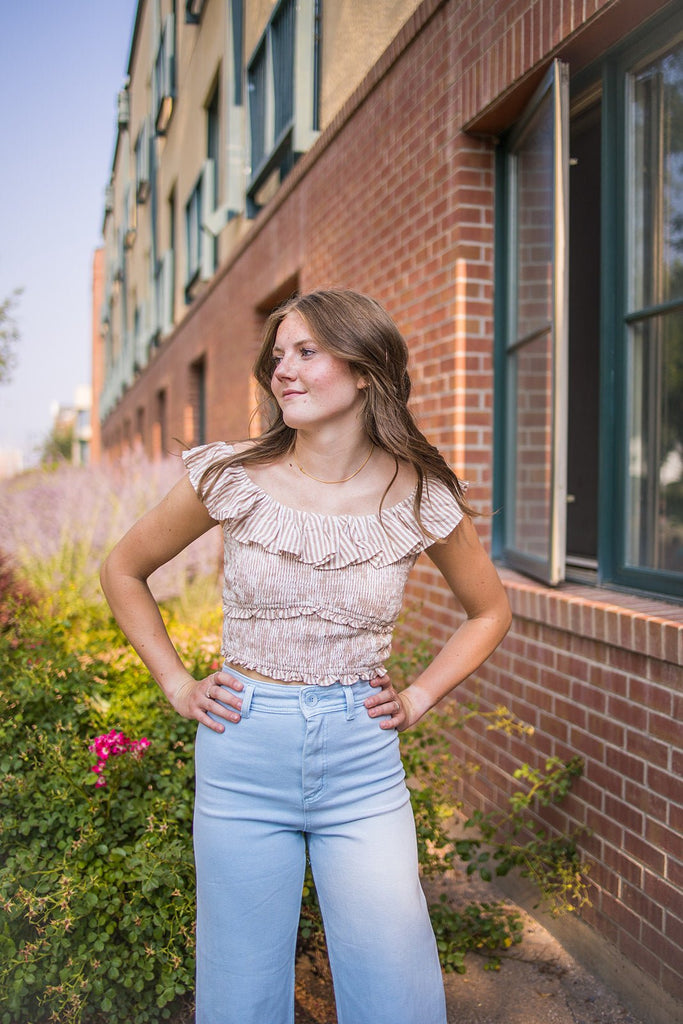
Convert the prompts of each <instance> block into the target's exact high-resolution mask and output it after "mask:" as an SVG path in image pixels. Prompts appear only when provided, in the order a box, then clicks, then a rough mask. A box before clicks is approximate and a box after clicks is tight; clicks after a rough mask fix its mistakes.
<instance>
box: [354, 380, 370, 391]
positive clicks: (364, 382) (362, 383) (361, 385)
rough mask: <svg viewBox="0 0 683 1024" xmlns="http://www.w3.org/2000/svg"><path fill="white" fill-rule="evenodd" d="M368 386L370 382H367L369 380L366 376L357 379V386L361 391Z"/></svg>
mask: <svg viewBox="0 0 683 1024" xmlns="http://www.w3.org/2000/svg"><path fill="white" fill-rule="evenodd" d="M367 386H368V382H367V380H366V379H365V377H359V378H358V379H357V381H356V387H357V388H358V390H359V391H365V389H366V387H367Z"/></svg>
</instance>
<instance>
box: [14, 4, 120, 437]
mask: <svg viewBox="0 0 683 1024" xmlns="http://www.w3.org/2000/svg"><path fill="white" fill-rule="evenodd" d="M2 6H3V10H2V13H1V14H0V299H4V298H6V297H7V296H8V294H9V293H10V292H11V291H13V290H14V288H18V287H23V289H24V292H23V295H22V296H21V299H20V300H19V306H18V313H17V320H18V323H19V328H20V331H21V341H20V343H19V346H18V357H19V364H18V366H17V368H16V370H15V372H14V374H13V382H12V383H11V384H9V385H7V384H4V385H0V449H14V448H19V449H21V450H23V451H24V453H25V455H26V456H28V455H29V454H30V453H31V451H32V450H33V449H34V448H35V447H36V445H37V444H39V443H40V442H41V441H42V440H43V439H44V438H45V436H46V435H47V434H48V432H49V430H50V427H51V416H50V407H51V405H52V403H53V402H55V401H56V402H60V403H62V404H65V405H66V404H70V403H71V402H73V399H74V392H75V390H76V388H77V387H78V386H79V385H80V384H88V383H90V367H91V360H90V324H91V266H92V254H93V250H94V249H95V248H96V247H97V246H98V245H99V244H100V243H101V229H102V211H103V202H104V188H105V185H106V183H107V180H108V178H109V174H110V171H111V162H112V156H113V152H114V140H115V119H116V94H117V92H118V90H119V89H120V88H121V87H122V86H123V84H124V82H125V76H126V66H127V63H128V54H129V49H130V39H131V34H132V29H133V21H134V18H135V9H136V7H137V0H61V2H59V3H55V2H54V0H49V2H47V3H46V2H45V0H15V2H10V3H4V4H3V5H2Z"/></svg>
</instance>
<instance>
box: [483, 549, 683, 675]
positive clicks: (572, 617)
mask: <svg viewBox="0 0 683 1024" xmlns="http://www.w3.org/2000/svg"><path fill="white" fill-rule="evenodd" d="M498 572H499V575H500V578H501V580H502V581H503V584H504V586H505V589H506V591H507V595H508V598H509V601H510V605H511V607H512V613H513V615H515V616H516V617H518V618H522V619H529V620H530V621H532V622H539V623H542V624H543V625H547V626H553V627H555V628H556V629H561V630H564V631H566V632H568V633H574V634H576V635H578V636H583V637H588V638H589V639H591V640H597V641H600V642H603V643H606V644H610V645H611V646H614V647H621V648H623V649H624V650H628V651H635V652H636V653H638V654H644V655H646V656H647V657H651V658H657V659H658V660H660V661H666V662H670V663H671V664H673V665H681V666H683V606H681V605H675V604H667V603H666V602H665V601H658V600H656V599H655V598H648V597H638V596H636V595H633V594H622V593H619V592H617V591H613V590H605V589H601V588H595V587H589V586H585V585H582V584H580V583H563V584H561V585H560V586H559V587H557V588H550V587H547V586H545V585H544V584H542V583H536V582H535V581H534V580H530V579H528V578H527V577H526V576H520V575H519V574H518V573H516V572H513V571H512V570H511V569H506V568H499V570H498Z"/></svg>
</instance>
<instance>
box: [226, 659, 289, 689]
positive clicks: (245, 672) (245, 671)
mask: <svg viewBox="0 0 683 1024" xmlns="http://www.w3.org/2000/svg"><path fill="white" fill-rule="evenodd" d="M230 669H234V670H235V672H239V674H240V675H242V676H248V677H249V679H256V680H258V681H259V682H261V683H277V684H278V685H279V686H305V685H306V684H305V683H303V682H292V681H291V680H289V679H273V678H272V677H271V676H263V675H261V673H260V672H255V671H254V669H252V668H245V667H244V665H236V664H235V663H234V662H231V661H226V662H225V664H224V666H223V671H224V672H230Z"/></svg>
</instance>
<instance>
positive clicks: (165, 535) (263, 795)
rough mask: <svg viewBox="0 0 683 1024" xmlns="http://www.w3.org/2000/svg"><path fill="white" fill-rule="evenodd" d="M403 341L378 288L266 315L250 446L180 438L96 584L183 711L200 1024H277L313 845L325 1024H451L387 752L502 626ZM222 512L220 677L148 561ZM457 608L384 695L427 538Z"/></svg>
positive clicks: (483, 560)
mask: <svg viewBox="0 0 683 1024" xmlns="http://www.w3.org/2000/svg"><path fill="white" fill-rule="evenodd" d="M407 356H408V353H407V347H406V344H405V342H404V340H403V338H402V337H401V335H400V333H399V331H398V329H397V328H396V326H395V325H394V323H393V321H392V320H391V319H390V318H389V316H388V315H387V314H386V313H385V311H384V310H383V309H382V308H381V307H380V306H379V305H378V304H377V303H376V302H374V301H373V300H372V299H369V298H367V297H366V296H363V295H359V294H357V293H354V292H342V291H321V292H314V293H312V294H309V295H304V296H301V297H298V298H296V299H293V300H292V301H290V302H289V303H288V304H286V305H285V306H283V307H282V308H280V309H278V310H277V311H276V312H275V313H273V314H272V316H271V317H270V319H269V321H268V323H267V325H266V330H265V336H264V341H263V345H262V348H261V352H260V355H259V357H258V360H257V363H256V367H255V373H256V377H257V380H258V382H259V383H260V385H261V387H262V388H263V390H264V391H265V393H266V396H267V402H268V406H269V412H270V423H269V425H268V427H267V429H266V430H265V431H264V433H263V434H262V435H261V436H260V437H259V438H257V439H256V440H251V441H248V442H243V443H241V444H236V445H234V446H232V445H228V444H223V443H220V444H216V445H206V446H202V447H200V448H195V449H192V450H191V451H188V452H186V453H185V454H184V459H185V462H186V465H187V468H188V471H189V472H188V476H187V477H185V478H183V479H182V480H181V481H180V482H179V483H178V484H177V485H176V486H175V487H174V488H173V489H172V490H171V492H170V493H169V494H168V495H167V496H166V498H165V499H164V500H163V501H162V502H161V504H160V505H159V506H158V507H157V508H155V509H153V510H152V511H151V512H149V513H148V514H147V515H146V516H144V517H143V518H142V519H141V520H140V521H139V522H138V523H137V524H136V525H135V526H133V528H132V529H131V530H130V531H129V533H128V534H127V535H126V536H125V537H124V538H123V539H122V540H121V541H120V542H119V544H118V545H117V547H116V548H115V549H114V550H113V552H112V553H111V554H110V555H109V557H108V558H107V560H106V562H105V564H104V566H103V570H102V585H103V588H104V591H105V594H106V596H107V599H108V600H109V603H110V605H111V607H112V610H113V612H114V615H115V616H116V618H117V620H118V622H119V623H120V625H121V627H122V628H123V630H124V631H125V633H126V634H127V636H128V637H129V639H130V641H131V643H132V644H133V646H134V647H135V649H136V650H137V652H138V653H139V655H140V657H141V658H142V659H143V661H144V662H145V664H146V665H147V667H148V669H149V671H150V672H151V674H152V676H153V677H154V678H155V679H156V681H157V682H158V684H159V685H160V686H161V688H162V690H163V691H164V693H165V694H166V696H167V697H168V699H169V701H170V702H171V704H172V705H173V707H174V708H175V709H176V711H178V713H179V714H181V715H183V716H184V717H186V718H191V719H196V720H197V721H198V723H199V726H198V732H197V745H196V798H195V825H194V844H195V858H196V864H197V1022H198V1024H291V1022H292V1021H293V1007H294V954H295V944H296V934H297V925H298V915H299V908H300V901H301V890H302V882H303V876H304V867H305V851H306V848H308V852H309V857H310V861H311V866H312V870H313V874H314V878H315V883H316V890H317V893H318V897H319V900H320V904H321V909H322V913H323V920H324V924H325V931H326V937H327V944H328V950H329V955H330V963H331V967H332V974H333V980H334V988H335V997H336V1001H337V1012H338V1020H339V1024H445V1022H446V1011H445V1002H444V994H443V985H442V981H441V972H440V969H439V962H438V956H437V951H436V944H435V941H434V936H433V933H432V929H431V925H430V922H429V916H428V913H427V908H426V904H425V900H424V896H423V893H422V889H421V887H420V884H419V879H418V864H417V854H416V843H415V829H414V823H413V818H412V813H411V809H410V804H409V797H408V791H407V789H406V786H405V782H404V772H403V768H402V766H401V761H400V756H399V750H398V733H399V732H400V731H402V730H404V729H408V728H410V726H412V725H414V724H415V723H416V722H417V721H419V720H420V718H422V716H423V715H424V714H425V713H426V712H427V711H428V710H429V709H430V708H432V707H433V706H434V705H435V704H437V703H438V702H439V701H440V700H441V699H442V698H443V697H445V696H446V695H447V694H448V693H450V692H451V690H452V689H453V688H454V687H455V686H457V685H458V683H460V682H461V681H462V680H463V679H465V678H466V677H467V676H468V675H469V674H470V673H471V672H473V671H474V670H475V669H476V668H477V667H478V666H479V665H480V664H481V663H482V662H483V661H484V660H485V659H486V658H487V657H488V655H489V654H490V653H491V652H492V651H493V650H494V648H495V647H496V646H497V644H498V643H499V642H500V640H501V639H502V638H503V636H504V635H505V633H506V631H507V629H508V626H509V621H510V612H509V607H508V603H507V599H506V596H505V593H504V590H503V588H502V585H501V583H500V581H499V579H498V576H497V574H496V572H495V569H494V568H493V566H492V564H491V562H490V561H489V559H488V557H487V555H486V554H485V552H484V550H483V548H482V546H481V545H480V543H479V541H478V539H477V536H476V533H475V530H474V527H473V525H472V521H471V510H470V509H469V508H468V506H467V503H466V501H465V499H464V495H463V490H462V488H461V486H460V484H459V482H458V481H457V479H456V477H455V476H454V474H453V473H452V472H451V470H450V469H449V468H448V467H447V465H446V463H445V462H444V460H443V458H442V457H441V455H440V454H439V453H438V451H437V450H436V449H435V448H433V447H432V446H431V445H430V444H429V443H428V442H427V440H426V439H425V438H424V437H423V435H422V434H421V433H420V432H419V430H418V429H417V427H416V426H415V424H414V422H413V420H412V418H411V416H410V413H409V412H408V409H407V401H408V397H409V394H410V380H409V377H408V374H407V369H406V367H407ZM217 522H220V523H221V524H222V526H223V532H224V541H225V585H224V591H223V609H224V630H223V644H222V655H223V657H224V659H225V663H224V666H223V669H222V671H220V672H214V673H212V674H211V675H209V676H207V677H206V678H204V679H201V680H196V679H194V678H192V677H191V676H190V675H189V673H188V672H187V670H186V669H185V668H184V666H183V664H182V662H181V660H180V658H179V656H178V654H177V652H176V651H175V649H174V647H173V645H172V643H171V641H170V639H169V637H168V635H167V633H166V630H165V628H164V625H163V622H162V619H161V616H160V613H159V609H158V607H157V605H156V603H155V601H154V599H153V598H152V596H151V593H150V591H149V589H148V586H147V579H148V577H149V575H150V574H151V573H152V572H153V571H154V570H155V569H157V568H158V567H159V566H161V565H162V564H164V563H165V562H167V561H168V560H169V559H171V558H173V557H174V555H176V554H178V552H180V551H181V550H182V549H183V548H184V547H186V546H187V545H188V544H189V543H190V542H191V541H193V540H195V539H196V538H197V537H199V536H200V535H201V534H203V533H204V532H205V531H206V530H209V529H210V528H211V527H213V526H214V525H215V524H216V523H217ZM425 550H426V552H427V554H428V555H429V557H430V558H431V559H432V561H433V562H434V564H435V565H436V566H437V567H438V569H439V570H440V571H441V573H442V574H443V577H444V579H445V581H446V583H447V584H448V586H449V587H450V589H451V590H452V592H453V594H454V595H455V596H456V598H457V599H458V601H459V602H460V604H461V605H462V607H463V609H464V611H465V614H466V619H465V621H464V622H463V623H462V624H461V625H460V626H459V627H458V629H457V630H456V631H455V633H454V634H453V636H452V637H451V638H450V639H449V640H448V642H447V643H446V644H445V646H444V647H443V649H442V650H441V651H440V652H439V653H438V654H437V656H436V657H435V658H434V660H433V661H432V662H431V664H430V665H429V666H428V667H427V668H426V669H425V670H424V671H423V672H422V673H421V674H420V675H419V676H418V677H417V678H416V679H415V680H414V681H413V682H412V683H411V685H410V686H408V687H407V688H406V689H404V690H402V691H401V692H400V693H398V692H397V691H396V689H395V688H394V686H393V685H392V682H391V679H390V678H389V676H388V675H387V674H386V671H385V668H384V661H385V659H386V657H387V655H388V653H389V648H390V641H391V632H392V629H393V626H394V624H395V621H396V617H397V615H398V613H399V610H400V607H401V601H402V597H403V591H404V586H405V582H406V578H407V575H408V572H409V570H410V568H411V567H412V565H413V564H414V562H415V560H416V558H417V556H418V554H419V553H420V552H421V551H425Z"/></svg>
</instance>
